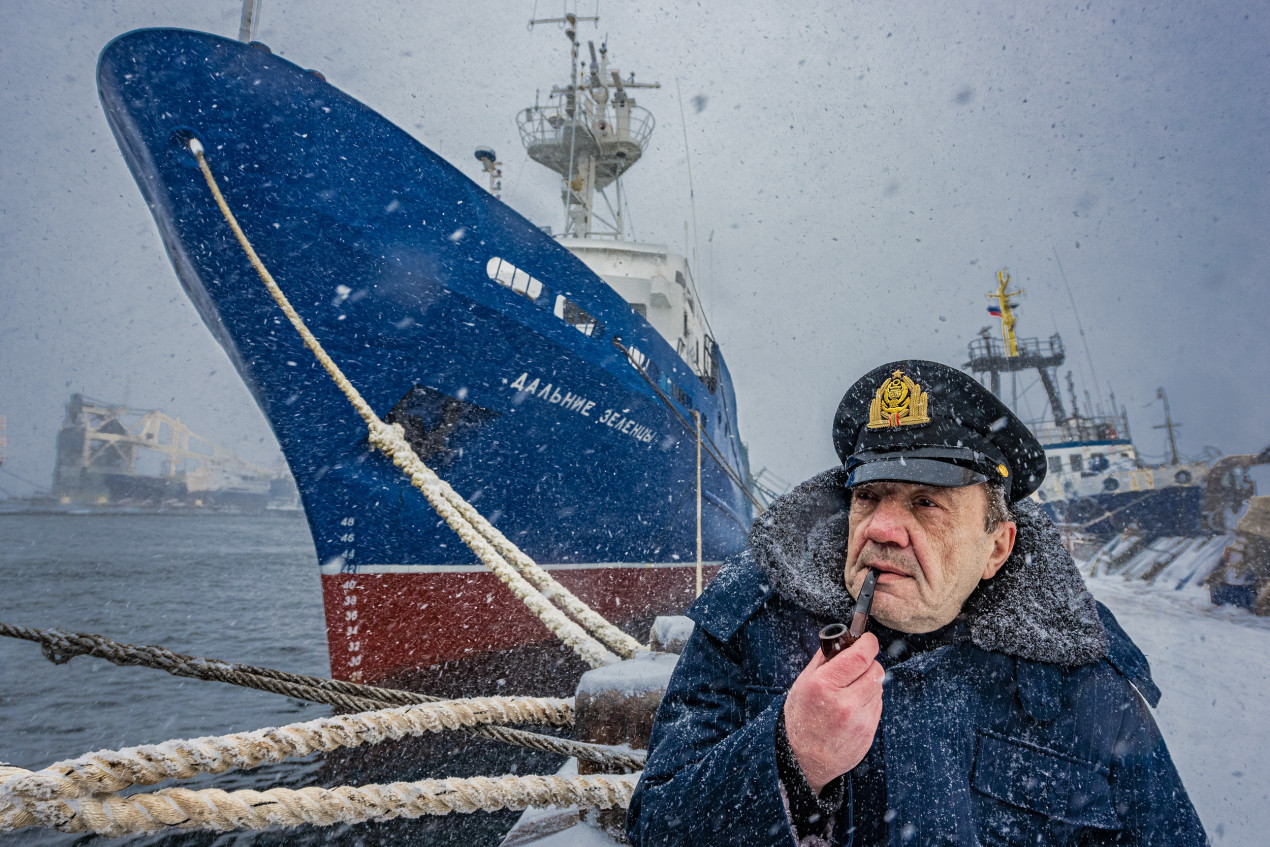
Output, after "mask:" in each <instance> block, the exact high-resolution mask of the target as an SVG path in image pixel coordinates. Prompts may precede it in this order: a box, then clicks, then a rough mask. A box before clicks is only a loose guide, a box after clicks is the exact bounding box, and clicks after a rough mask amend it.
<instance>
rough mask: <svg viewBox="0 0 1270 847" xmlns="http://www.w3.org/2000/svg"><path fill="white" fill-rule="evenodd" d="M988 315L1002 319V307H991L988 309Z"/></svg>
mask: <svg viewBox="0 0 1270 847" xmlns="http://www.w3.org/2000/svg"><path fill="white" fill-rule="evenodd" d="M988 314H989V315H992V317H994V318H999V317H1001V307H1000V306H995V305H993V306H989V307H988Z"/></svg>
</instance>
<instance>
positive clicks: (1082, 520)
mask: <svg viewBox="0 0 1270 847" xmlns="http://www.w3.org/2000/svg"><path fill="white" fill-rule="evenodd" d="M1203 505H1204V487H1203V486H1202V485H1187V486H1180V485H1179V486H1170V487H1166V488H1159V489H1153V490H1149V491H1124V492H1114V493H1106V494H1095V495H1091V496H1088V497H1081V498H1078V499H1072V500H1061V501H1051V502H1047V503H1044V504H1043V505H1042V507H1041V508H1042V509H1044V510H1045V513H1046V514H1047V515H1049V516H1050V518H1051V519H1053V520H1054V521H1055V522H1056V523H1059V524H1061V525H1067V526H1078V527H1080V528H1081V531H1082V532H1085V533H1087V534H1089V535H1095V536H1106V537H1111V536H1113V535H1116V534H1117V533H1120V532H1123V531H1124V530H1126V529H1129V528H1131V527H1136V528H1138V529H1139V530H1141V531H1142V532H1144V533H1145V534H1146V535H1147V536H1148V537H1151V538H1154V537H1156V536H1160V535H1201V534H1204V533H1205V532H1206V527H1205V525H1204V510H1203Z"/></svg>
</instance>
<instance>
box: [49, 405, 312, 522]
mask: <svg viewBox="0 0 1270 847" xmlns="http://www.w3.org/2000/svg"><path fill="white" fill-rule="evenodd" d="M53 496H54V497H55V498H57V499H58V500H60V501H62V502H63V503H86V504H94V505H136V506H161V505H170V506H187V507H195V508H197V507H204V508H229V509H235V510H248V511H263V510H265V509H266V508H269V507H271V506H279V505H284V506H285V505H290V506H295V505H297V504H296V502H295V501H296V497H297V495H296V493H295V483H294V482H293V481H292V479H291V476H290V474H289V473H288V472H287V471H286V469H285V466H279V467H276V468H274V469H269V468H264V467H261V466H259V465H256V464H253V463H251V462H248V461H247V460H246V459H243V458H241V457H239V456H237V455H235V454H234V453H232V452H231V451H229V450H227V449H225V448H223V447H221V446H219V445H217V444H213V443H212V442H211V441H208V440H207V439H206V438H203V437H201V436H199V435H197V434H196V433H194V432H193V431H192V430H191V429H190V428H189V427H188V426H186V425H185V424H184V423H182V422H181V420H180V419H179V418H174V417H172V416H170V415H167V414H165V413H164V412H162V411H159V410H157V409H149V410H133V409H129V408H128V407H127V406H122V405H121V406H114V405H110V404H108V403H103V402H100V401H96V400H93V399H91V398H88V397H85V396H84V395H82V394H72V395H71V398H70V401H69V402H68V403H67V404H66V417H65V418H64V419H63V421H62V427H61V430H60V431H59V432H58V435H57V464H56V467H55V468H54V471H53Z"/></svg>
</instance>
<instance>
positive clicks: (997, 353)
mask: <svg viewBox="0 0 1270 847" xmlns="http://www.w3.org/2000/svg"><path fill="white" fill-rule="evenodd" d="M1009 284H1010V274H1009V272H1008V271H1007V270H1006V269H1004V268H1002V269H1001V270H1000V271H997V290H996V291H995V292H994V293H992V294H989V295H988V299H990V300H996V301H997V305H996V306H995V307H992V306H990V307H989V308H988V311H989V312H990V313H991V314H993V315H995V316H997V317H1000V318H1001V338H1002V340H1001V341H1000V342H998V341H997V340H996V339H994V338H990V337H988V336H987V334H986V333H987V330H985V335H984V336H983V337H981V338H979V339H977V340H975V341H972V342H971V343H970V361H969V362H967V363H966V365H965V367H968V368H970V370H971V371H972V372H973V373H975V374H980V373H987V374H989V376H990V380H989V382H990V385H989V387H990V388H991V390H992V393H993V394H994V395H996V396H997V397H1000V396H1001V374H1002V373H1017V372H1018V371H1026V370H1031V369H1033V368H1034V369H1035V370H1036V372H1037V374H1039V375H1040V378H1041V384H1042V385H1044V386H1045V395H1046V397H1047V398H1048V399H1049V404H1050V411H1051V413H1052V414H1053V416H1054V424H1055V425H1056V426H1059V427H1065V426H1067V425H1068V424H1071V423H1075V422H1076V421H1075V416H1074V415H1073V416H1072V418H1070V419H1069V418H1068V415H1067V411H1066V410H1065V409H1064V408H1063V399H1062V397H1061V396H1060V395H1059V393H1058V385H1057V383H1056V382H1055V375H1056V372H1057V369H1058V367H1059V365H1061V364H1063V362H1064V361H1066V358H1067V355H1066V352H1065V351H1064V349H1063V339H1062V338H1060V337H1059V335H1058V333H1055V334H1054V335H1051V336H1050V337H1049V341H1048V344H1044V345H1043V344H1042V343H1041V340H1040V339H1039V338H1025V339H1023V342H1022V344H1021V345H1020V343H1019V339H1018V338H1017V337H1016V336H1015V334H1014V324H1015V322H1016V321H1017V320H1018V318H1017V317H1016V316H1015V314H1014V309H1015V308H1016V307H1017V305H1018V304H1017V303H1014V302H1012V301H1011V300H1010V298H1011V297H1017V296H1018V295H1020V294H1023V293H1025V292H1024V291H1023V289H1019V290H1018V291H1007V290H1006V289H1007V288H1008V287H1009Z"/></svg>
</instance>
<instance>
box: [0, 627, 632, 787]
mask: <svg viewBox="0 0 1270 847" xmlns="http://www.w3.org/2000/svg"><path fill="white" fill-rule="evenodd" d="M0 636H8V637H11V638H21V639H24V640H26V641H34V642H36V643H37V644H39V645H40V646H41V648H42V649H43V651H44V655H45V656H47V657H48V658H49V660H50V661H53V662H55V663H58V664H61V663H63V662H67V661H70V659H72V658H74V657H75V656H79V655H88V656H94V657H96V658H101V659H105V660H107V661H109V662H113V663H114V664H116V665H125V666H136V665H140V666H144V667H150V668H156V669H158V670H163V671H167V672H168V673H170V674H173V675H174V676H182V677H192V678H195V679H207V680H216V681H219V682H226V683H229V684H230V685H238V686H242V687H246V688H255V689H258V690H261V691H270V692H273V693H275V694H283V695H285V696H288V697H296V698H298V699H301V700H308V701H310V702H313V703H326V704H328V705H333V706H337V707H339V708H343V709H348V710H349V711H353V712H363V711H373V710H376V709H382V708H384V707H386V706H395V705H410V704H414V703H435V702H438V701H440V700H441V698H440V697H433V696H430V695H427V694H419V693H417V692H414V691H401V690H398V689H395V688H377V687H375V686H373V685H362V684H360V683H355V682H344V681H341V680H334V679H323V678H321V677H315V676H304V675H302V674H294V673H288V672H286V671H279V670H274V669H273V668H262V667H256V666H254V665H241V664H237V663H233V662H224V661H219V660H216V659H204V658H201V657H198V656H187V655H185V654H183V653H174V652H173V651H171V650H167V649H165V648H163V647H155V646H152V645H144V644H143V645H136V644H122V643H120V642H117V641H112V640H111V639H109V638H106V637H105V636H102V635H90V634H85V633H68V632H61V631H59V630H55V629H36V628H34V627H25V626H15V625H13V624H7V623H4V622H0ZM460 731H462V732H469V733H471V734H473V735H480V736H484V737H486V738H491V739H493V740H495V741H500V742H502V743H505V744H515V745H517V746H519V747H526V748H528V749H531V750H541V751H543V752H547V753H556V754H559V755H562V756H573V757H575V758H578V759H585V760H586V761H590V762H596V763H598V764H600V765H602V766H604V767H607V768H611V769H614V770H623V771H635V770H639V769H640V768H642V767H643V762H644V760H643V754H641V753H640V752H639V751H622V750H614V749H613V748H611V747H607V746H605V745H601V744H588V743H585V742H581V741H573V740H570V739H567V738H557V737H555V736H553V735H542V734H539V733H535V732H526V731H525V730H521V729H510V728H507V727H499V726H478V727H474V728H471V729H463V730H460Z"/></svg>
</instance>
